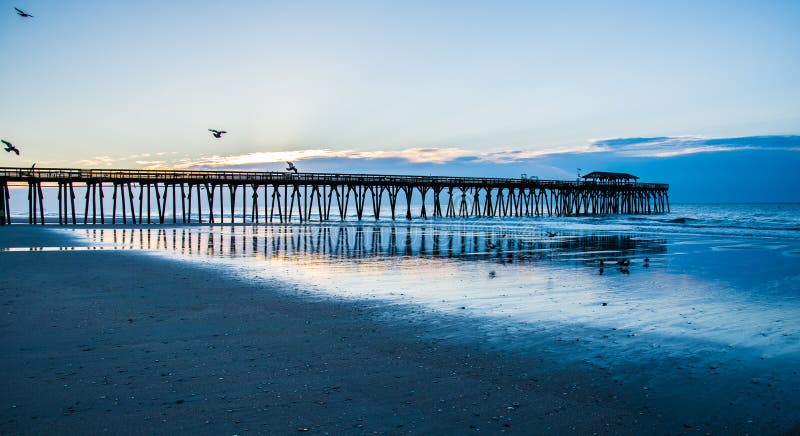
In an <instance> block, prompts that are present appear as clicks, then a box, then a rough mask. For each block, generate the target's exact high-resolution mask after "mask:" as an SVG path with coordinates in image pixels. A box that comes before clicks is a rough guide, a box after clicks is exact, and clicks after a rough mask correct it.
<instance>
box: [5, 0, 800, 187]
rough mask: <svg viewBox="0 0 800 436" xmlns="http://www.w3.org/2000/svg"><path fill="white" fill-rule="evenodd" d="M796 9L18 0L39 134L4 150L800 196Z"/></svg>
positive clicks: (20, 52) (44, 158) (14, 114)
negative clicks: (620, 179)
mask: <svg viewBox="0 0 800 436" xmlns="http://www.w3.org/2000/svg"><path fill="white" fill-rule="evenodd" d="M14 7H19V8H20V9H23V10H25V11H26V12H28V13H30V14H32V15H34V17H33V18H29V19H25V18H21V17H18V16H17V15H16V14H15V12H14ZM799 22H800V2H798V1H724V2H715V1H704V2H694V1H687V2H682V1H664V2H660V1H653V2H638V1H630V2H628V1H608V2H588V1H587V2H577V1H576V2H571V1H565V2H535V1H524V2H516V1H505V2H489V1H475V2H472V1H437V2H429V1H395V2H389V1H359V2H356V1H319V2H307V1H285V2H268V1H249V0H238V1H231V2H219V1H203V0H192V1H188V0H173V1H169V2H163V1H150V0H138V1H118V2H117V1H114V2H109V1H105V0H82V1H68V0H59V1H46V0H15V1H13V2H9V1H6V0H0V53H2V54H3V59H4V62H3V67H2V68H0V101H2V104H0V138H3V139H5V140H8V141H11V142H12V143H14V144H15V145H16V146H17V147H19V148H20V150H21V151H22V154H21V155H20V156H19V157H17V156H15V155H13V154H10V153H1V154H0V166H26V167H27V166H30V165H31V164H32V163H34V162H36V164H37V166H39V167H83V168H91V167H99V168H236V169H253V170H270V171H271V170H275V171H282V170H283V169H284V167H285V162H284V161H285V160H292V161H295V163H296V165H297V166H298V168H299V169H300V171H327V172H349V173H360V172H367V173H376V172H389V173H395V174H398V173H401V174H434V175H436V174H442V175H464V176H514V177H516V176H518V175H519V174H521V173H526V174H528V175H536V176H539V177H540V178H557V179H572V178H575V177H576V175H577V173H578V172H579V170H578V169H579V168H580V171H582V172H583V173H586V172H589V171H593V170H608V171H625V172H630V173H634V174H637V175H639V176H640V177H641V178H642V180H645V181H655V182H664V183H670V185H671V194H672V197H673V198H675V199H676V200H677V201H800V190H799V189H796V185H797V178H798V177H797V168H798V166H799V165H800V79H799V78H800V26H798V25H797V23H799ZM208 128H215V129H224V130H227V131H228V132H229V133H228V134H227V135H224V136H223V137H222V138H221V139H214V138H213V137H212V136H211V134H210V133H209V132H208V130H207V129H208Z"/></svg>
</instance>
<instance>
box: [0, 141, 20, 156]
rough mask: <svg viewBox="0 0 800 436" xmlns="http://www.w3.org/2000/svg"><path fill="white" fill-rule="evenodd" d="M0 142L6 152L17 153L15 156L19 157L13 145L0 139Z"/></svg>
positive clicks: (17, 150)
mask: <svg viewBox="0 0 800 436" xmlns="http://www.w3.org/2000/svg"><path fill="white" fill-rule="evenodd" d="M0 142H2V143H3V144H5V145H6V151H7V152H9V153H11V152H12V151H13V152H14V153H17V156H19V149H18V148H17V147H14V144H12V143H10V142H8V141H6V140H5V139H0Z"/></svg>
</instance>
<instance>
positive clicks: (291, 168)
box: [286, 160, 297, 174]
mask: <svg viewBox="0 0 800 436" xmlns="http://www.w3.org/2000/svg"><path fill="white" fill-rule="evenodd" d="M286 164H287V165H289V166H288V167H286V171H294V173H295V174H297V168H295V166H294V164H293V163H292V162H289V161H288V160H287V161H286Z"/></svg>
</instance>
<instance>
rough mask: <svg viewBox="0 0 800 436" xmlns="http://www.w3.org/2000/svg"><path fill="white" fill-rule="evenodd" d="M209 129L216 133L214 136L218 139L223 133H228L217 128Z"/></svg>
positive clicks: (213, 133)
mask: <svg viewBox="0 0 800 436" xmlns="http://www.w3.org/2000/svg"><path fill="white" fill-rule="evenodd" d="M208 131H209V132H211V134H212V135H214V137H215V138H217V139H219V138H222V134H223V133H228V132H226V131H224V130H215V129H208Z"/></svg>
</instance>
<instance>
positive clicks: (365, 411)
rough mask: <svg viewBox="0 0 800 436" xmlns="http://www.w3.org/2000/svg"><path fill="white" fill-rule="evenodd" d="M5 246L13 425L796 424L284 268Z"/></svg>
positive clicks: (547, 430)
mask: <svg viewBox="0 0 800 436" xmlns="http://www.w3.org/2000/svg"><path fill="white" fill-rule="evenodd" d="M84 244H85V242H84ZM75 245H79V244H78V243H76V241H74V240H69V238H68V237H67V236H65V235H64V234H60V233H54V232H48V231H47V230H46V229H37V228H31V227H24V226H23V227H15V228H13V229H11V228H3V229H0V248H8V247H31V246H34V247H37V246H38V247H57V246H75ZM0 259H2V265H3V266H4V272H3V280H2V282H0V295H1V296H2V304H3V317H2V324H0V331H1V332H2V335H1V337H2V339H1V341H2V342H1V344H2V346H1V347H0V348H1V349H2V357H1V358H0V369H1V370H2V373H3V374H4V377H3V380H2V387H1V388H0V391H2V404H1V405H0V410H2V412H0V433H2V434H56V433H58V434H63V433H84V434H85V433H102V432H108V433H132V434H152V433H157V434H165V433H175V432H182V433H188V432H191V433H201V434H223V433H227V434H242V433H245V432H250V433H271V434H290V433H297V432H305V431H308V432H311V433H320V434H323V433H332V434H344V433H350V434H353V433H355V434H362V433H364V434H365V433H373V432H379V433H389V434H403V433H415V434H431V433H440V434H441V433H450V434H453V433H468V432H473V431H475V432H481V433H490V434H493V433H501V432H505V433H511V434H556V433H558V434H561V433H575V434H596V433H597V434H603V433H606V434H653V433H669V434H679V433H685V434H693V433H697V432H699V431H702V434H705V433H706V432H714V433H715V434H716V433H753V434H757V433H780V432H783V431H788V430H789V429H790V428H791V425H787V424H786V423H785V422H784V423H780V425H779V426H778V427H776V426H775V423H774V422H762V423H754V424H753V425H751V426H750V427H739V425H740V424H741V422H740V420H741V417H735V416H721V417H720V416H717V417H710V418H708V419H706V420H705V421H702V420H700V421H695V420H692V419H694V418H698V417H691V416H686V415H683V416H681V414H680V413H676V411H677V410H680V408H679V407H677V408H676V409H675V410H670V409H666V408H658V407H657V408H654V407H652V405H651V404H649V403H648V402H647V401H646V397H647V396H648V393H647V392H643V391H641V389H638V388H634V387H632V386H626V385H618V384H615V383H612V382H611V381H610V377H609V372H608V371H603V370H598V369H594V368H592V367H590V366H579V365H567V366H560V365H556V364H554V363H553V361H552V360H551V359H550V358H549V357H547V356H545V355H536V353H528V354H518V353H508V352H504V351H502V350H493V349H491V347H485V346H482V345H481V344H480V343H469V342H466V343H462V342H458V341H442V340H433V339H430V334H428V333H429V331H428V329H429V328H431V327H430V325H428V324H426V323H425V322H423V321H415V322H412V321H404V320H402V319H399V318H397V319H392V318H390V319H387V318H386V317H382V316H381V311H379V310H377V309H376V308H375V307H374V306H370V305H367V304H359V303H358V302H352V301H347V302H336V301H331V300H330V299H320V298H311V297H307V296H300V295H298V292H297V291H296V290H295V289H294V288H293V286H292V285H291V284H290V283H289V282H288V281H287V280H285V278H279V277H276V278H275V279H274V280H264V281H259V282H252V281H245V280H243V279H241V278H235V277H231V276H230V275H227V274H226V273H225V271H224V270H220V269H213V268H209V267H204V266H202V265H196V264H192V263H189V262H182V261H180V260H173V259H166V258H163V257H158V256H152V255H148V254H147V253H141V252H127V251H119V250H102V251H101V250H65V251H62V250H43V251H29V250H19V251H9V250H6V251H0ZM397 310H403V309H402V308H397ZM447 321H448V320H447V319H441V320H440V322H442V323H444V324H446V323H447ZM453 322H456V321H455V320H454V321H453ZM462 322H463V321H462ZM625 370H626V369H623V368H620V371H625ZM631 370H635V368H632V369H631ZM623 375H624V374H623ZM699 423H702V424H699ZM794 430H795V431H797V430H798V428H797V427H796V426H795V427H794Z"/></svg>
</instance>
